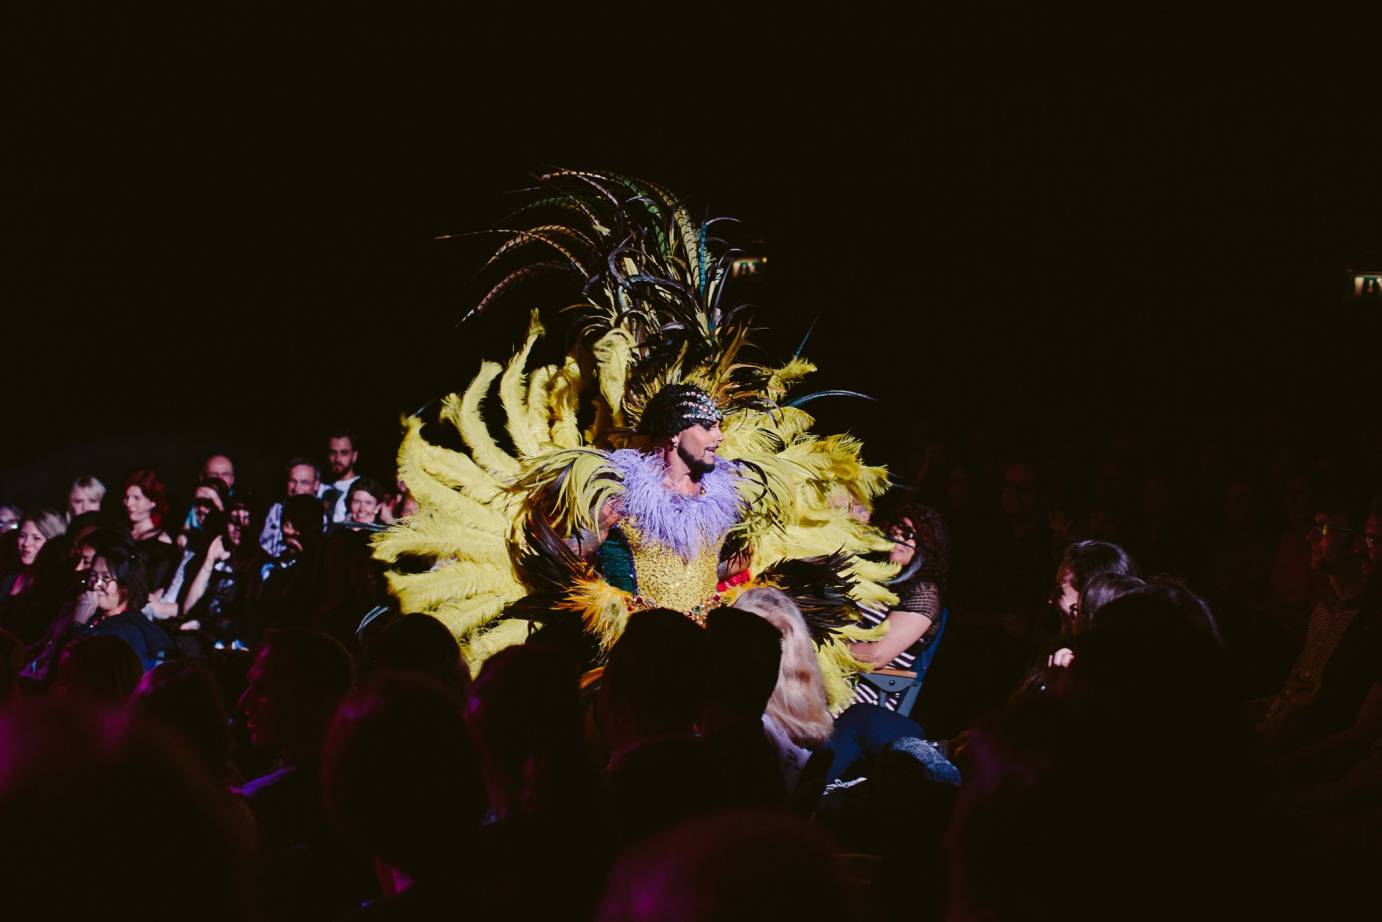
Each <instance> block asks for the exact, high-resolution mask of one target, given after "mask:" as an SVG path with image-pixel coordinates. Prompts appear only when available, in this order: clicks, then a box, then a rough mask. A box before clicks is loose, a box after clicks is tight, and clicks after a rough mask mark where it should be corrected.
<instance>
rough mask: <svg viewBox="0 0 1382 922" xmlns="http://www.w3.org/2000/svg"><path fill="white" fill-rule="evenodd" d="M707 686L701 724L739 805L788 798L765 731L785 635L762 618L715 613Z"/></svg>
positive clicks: (709, 621) (709, 630) (709, 631)
mask: <svg viewBox="0 0 1382 922" xmlns="http://www.w3.org/2000/svg"><path fill="white" fill-rule="evenodd" d="M705 636H706V670H707V671H706V682H705V694H704V698H703V700H702V702H701V716H700V721H699V723H698V726H699V729H700V733H701V736H702V738H704V740H705V745H706V746H707V748H708V749H709V751H710V756H711V758H712V759H713V760H714V761H715V762H716V763H717V764H718V765H719V767H720V771H721V774H722V775H723V776H724V777H726V778H729V779H731V780H732V785H731V788H730V790H729V796H730V797H731V798H732V799H733V802H734V803H735V804H736V805H738V806H769V805H773V804H781V803H784V802H785V801H786V799H787V781H786V778H785V777H784V773H783V771H782V767H781V765H780V764H779V761H778V755H777V749H776V747H775V746H774V745H773V743H772V742H771V741H770V740H769V737H768V734H767V731H766V730H765V729H764V726H763V715H764V712H765V711H766V709H767V706H768V699H770V698H771V697H772V695H773V691H774V690H775V689H776V687H777V679H778V673H779V670H780V667H781V663H782V635H781V634H780V633H779V632H778V630H777V628H775V627H773V626H772V625H771V624H769V623H768V622H767V621H765V620H764V619H762V618H760V617H759V616H757V615H755V614H752V613H751V612H746V611H739V610H737V609H734V608H719V609H716V610H715V611H712V612H711V613H710V615H709V617H707V618H706V622H705Z"/></svg>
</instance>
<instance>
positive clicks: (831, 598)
mask: <svg viewBox="0 0 1382 922" xmlns="http://www.w3.org/2000/svg"><path fill="white" fill-rule="evenodd" d="M851 559H852V558H851V557H850V555H848V554H846V553H844V552H843V551H836V552H835V553H834V554H830V555H828V556H825V557H807V558H802V559H799V560H784V561H783V562H782V563H779V564H775V565H774V566H772V567H769V568H768V569H767V570H766V571H764V573H763V578H764V580H765V581H769V582H773V583H776V584H778V585H781V586H784V587H786V588H785V589H784V590H783V591H784V592H786V593H787V594H788V595H789V596H791V597H792V601H793V602H795V603H796V604H797V608H799V609H801V616H802V620H804V621H805V622H806V627H807V629H808V630H810V631H811V639H812V640H814V641H815V642H816V645H817V646H820V645H821V644H824V643H826V642H827V641H829V640H831V639H832V638H833V637H834V635H835V634H836V632H838V631H839V630H840V629H841V628H843V627H846V626H848V625H850V624H853V623H854V621H855V620H856V608H855V602H854V599H853V598H851V597H850V594H849V593H850V591H851V590H852V589H853V588H854V586H855V583H856V582H857V580H855V578H854V577H853V576H850V575H849V573H848V567H849V565H850V562H851Z"/></svg>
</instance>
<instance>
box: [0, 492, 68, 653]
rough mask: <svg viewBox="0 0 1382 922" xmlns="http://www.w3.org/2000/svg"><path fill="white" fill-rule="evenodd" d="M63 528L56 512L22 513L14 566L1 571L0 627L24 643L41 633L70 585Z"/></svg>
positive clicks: (29, 641)
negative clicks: (6, 570)
mask: <svg viewBox="0 0 1382 922" xmlns="http://www.w3.org/2000/svg"><path fill="white" fill-rule="evenodd" d="M63 529H64V522H63V520H62V518H61V517H60V516H58V515H57V514H56V513H52V512H32V513H29V514H28V515H25V516H23V517H22V518H21V520H20V525H19V530H18V532H17V538H18V540H17V542H16V555H15V564H14V567H13V569H11V570H10V571H9V572H8V573H4V574H3V575H0V628H4V629H5V630H8V631H12V632H13V633H15V634H17V635H18V636H19V638H20V639H21V640H23V641H24V642H25V643H33V642H34V641H36V640H37V639H38V638H39V637H41V636H42V635H43V632H44V631H45V630H46V629H47V627H48V624H49V623H50V622H51V621H52V619H53V615H54V613H55V612H56V611H57V610H58V608H59V607H60V606H61V605H62V603H63V601H65V596H66V594H67V591H68V589H69V588H70V587H69V584H68V575H67V551H68V543H67V541H66V536H65V535H64V531H63Z"/></svg>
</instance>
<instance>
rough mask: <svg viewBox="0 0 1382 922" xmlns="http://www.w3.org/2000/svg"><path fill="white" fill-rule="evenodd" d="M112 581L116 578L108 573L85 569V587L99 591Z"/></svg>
mask: <svg viewBox="0 0 1382 922" xmlns="http://www.w3.org/2000/svg"><path fill="white" fill-rule="evenodd" d="M114 582H116V579H115V577H114V576H113V575H112V574H110V573H97V572H96V571H95V570H88V571H87V574H86V588H88V589H95V590H97V591H100V590H101V589H104V588H105V587H106V586H109V585H110V584H111V583H114Z"/></svg>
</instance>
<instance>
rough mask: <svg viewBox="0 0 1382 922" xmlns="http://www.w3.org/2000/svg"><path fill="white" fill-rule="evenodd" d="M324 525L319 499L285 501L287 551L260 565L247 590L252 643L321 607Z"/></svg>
mask: <svg viewBox="0 0 1382 922" xmlns="http://www.w3.org/2000/svg"><path fill="white" fill-rule="evenodd" d="M324 524H325V521H324V515H323V513H322V505H321V503H320V502H318V501H317V499H316V498H315V497H313V496H303V495H299V496H290V497H288V499H286V500H284V502H283V550H282V552H281V553H279V555H278V556H277V557H274V558H273V559H272V560H268V561H265V562H262V563H261V564H260V565H259V567H258V570H257V571H256V572H255V573H254V574H252V579H251V581H250V584H249V587H248V591H247V601H248V606H249V607H248V611H247V614H246V621H247V624H248V625H249V628H248V633H249V634H250V638H249V639H250V640H256V639H257V638H258V637H259V635H260V633H262V631H263V629H264V628H265V627H267V626H273V625H286V624H290V623H292V622H293V620H294V619H297V620H298V621H301V620H303V618H304V616H305V615H304V613H305V612H308V611H310V610H311V609H312V608H313V607H314V606H315V605H316V604H317V602H318V598H317V585H318V582H319V580H320V574H319V572H318V571H319V570H320V568H321V558H322V544H323V535H322V528H323V527H324ZM362 614H363V613H362Z"/></svg>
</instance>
